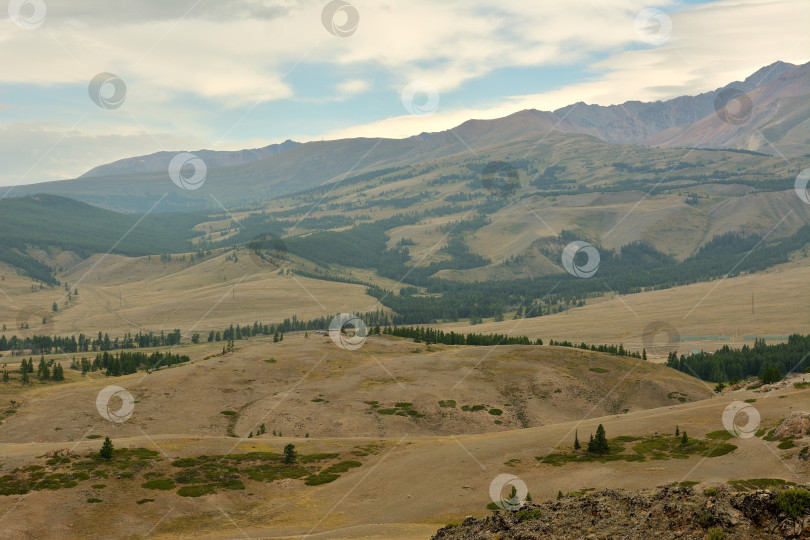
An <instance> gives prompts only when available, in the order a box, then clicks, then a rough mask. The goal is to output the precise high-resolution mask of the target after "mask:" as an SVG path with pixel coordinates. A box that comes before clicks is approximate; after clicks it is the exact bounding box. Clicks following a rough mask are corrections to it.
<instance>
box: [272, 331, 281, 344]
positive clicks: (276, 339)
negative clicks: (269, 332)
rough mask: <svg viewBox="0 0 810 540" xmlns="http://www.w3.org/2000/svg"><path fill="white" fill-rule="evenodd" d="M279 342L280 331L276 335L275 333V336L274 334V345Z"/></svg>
mask: <svg viewBox="0 0 810 540" xmlns="http://www.w3.org/2000/svg"><path fill="white" fill-rule="evenodd" d="M279 341H280V340H279V338H278V331H276V333H275V334H273V343H278V342H279Z"/></svg>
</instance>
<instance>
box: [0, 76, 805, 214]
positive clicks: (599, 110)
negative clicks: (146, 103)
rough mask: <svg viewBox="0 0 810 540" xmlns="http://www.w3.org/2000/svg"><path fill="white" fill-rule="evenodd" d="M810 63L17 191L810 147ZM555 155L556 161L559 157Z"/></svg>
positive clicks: (191, 206)
mask: <svg viewBox="0 0 810 540" xmlns="http://www.w3.org/2000/svg"><path fill="white" fill-rule="evenodd" d="M808 70H810V64H803V65H800V66H796V65H793V64H789V63H786V62H775V63H773V64H771V65H769V66H765V67H763V68H761V69H759V70H758V71H756V72H755V73H754V74H752V75H751V76H749V77H747V78H746V79H745V80H743V81H736V82H732V83H730V84H728V85H726V86H724V87H722V88H718V89H717V90H714V91H711V92H706V93H703V94H700V95H697V96H682V97H678V98H675V99H671V100H667V101H656V102H650V103H644V102H640V101H628V102H626V103H623V104H621V105H610V106H600V105H587V104H584V103H575V104H573V105H569V106H567V107H564V108H561V109H558V110H556V111H553V112H548V111H538V110H534V109H530V110H523V111H519V112H516V113H514V114H511V115H509V116H506V117H503V118H497V119H492V120H468V121H466V122H464V123H462V124H461V125H459V126H457V127H455V128H452V129H449V130H445V131H440V132H433V133H421V134H419V135H415V136H412V137H407V138H404V139H385V138H379V139H371V138H350V139H339V140H332V141H315V142H307V143H297V142H294V141H290V140H288V141H285V142H284V143H281V144H274V145H270V146H267V147H264V148H259V149H252V150H241V151H237V152H216V151H209V150H201V151H197V152H195V154H196V155H197V156H198V157H200V158H201V159H203V161H205V162H206V164H207V168H208V174H207V177H206V180H205V188H204V189H199V190H196V191H185V190H182V189H180V188H178V187H176V186H175V185H174V184H172V183H171V181H170V179H169V176H168V174H167V166H168V163H169V161H170V160H171V158H172V157H173V156H174V153H172V152H158V153H156V154H151V155H148V156H138V157H133V158H127V159H122V160H119V161H116V162H113V163H110V164H107V165H102V166H99V167H95V168H93V169H91V170H90V171H88V172H87V173H85V174H84V175H82V176H81V177H79V178H77V179H74V180H64V181H57V182H44V183H40V184H33V185H28V186H20V187H17V188H16V189H15V190H14V194H16V195H28V194H36V193H49V194H55V195H61V196H65V197H70V198H75V199H78V200H82V201H84V202H88V203H90V204H95V205H98V206H102V207H106V208H110V209H114V210H119V211H125V212H144V211H147V210H150V209H152V208H154V211H158V212H161V211H172V210H180V211H185V210H198V209H206V208H207V209H215V208H218V207H219V208H221V207H223V206H225V207H228V208H233V207H239V206H246V205H255V204H258V203H261V202H264V201H267V200H272V199H275V198H278V197H281V196H286V195H290V194H293V193H296V192H300V191H305V190H307V189H311V188H314V187H317V186H320V185H323V184H326V183H329V182H332V181H337V180H341V179H342V178H345V177H346V176H352V175H356V174H360V173H363V172H369V171H374V170H378V169H381V168H386V167H392V166H409V165H414V164H418V163H423V162H426V161H431V160H437V159H446V158H450V157H451V156H458V157H461V156H466V157H469V156H470V155H474V156H475V157H476V158H478V159H481V160H489V159H495V158H498V159H506V160H515V159H522V157H523V155H522V152H523V151H524V150H523V149H524V148H531V144H529V145H528V146H527V145H526V144H522V143H525V142H527V141H531V140H534V141H539V140H545V139H546V138H547V137H548V136H549V134H550V132H552V131H556V132H558V134H560V135H562V137H564V138H565V140H568V141H569V143H571V144H578V143H581V142H582V141H584V139H583V137H585V138H595V139H598V140H600V141H602V142H605V143H609V144H611V145H628V144H632V145H646V146H656V147H672V148H680V147H682V148H691V147H700V148H731V149H739V150H746V151H752V152H761V153H764V154H769V155H777V154H778V155H782V156H788V157H790V156H798V155H804V154H808V153H810V99H808V98H809V97H810V72H808ZM723 105H725V106H726V108H725V109H724V108H723V107H722V106H723ZM518 149H521V150H520V151H518ZM548 164H549V165H554V164H555V163H554V162H553V156H549V162H548ZM124 186H126V189H124V188H123V187H124ZM158 203H159V204H158Z"/></svg>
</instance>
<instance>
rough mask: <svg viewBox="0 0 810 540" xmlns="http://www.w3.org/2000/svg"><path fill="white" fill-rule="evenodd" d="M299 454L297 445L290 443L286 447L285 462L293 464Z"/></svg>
mask: <svg viewBox="0 0 810 540" xmlns="http://www.w3.org/2000/svg"><path fill="white" fill-rule="evenodd" d="M297 457H298V455H297V454H296V453H295V446H294V445H292V444H288V445H287V446H285V447H284V463H285V464H287V465H292V464H293V463H295V460H296V458H297Z"/></svg>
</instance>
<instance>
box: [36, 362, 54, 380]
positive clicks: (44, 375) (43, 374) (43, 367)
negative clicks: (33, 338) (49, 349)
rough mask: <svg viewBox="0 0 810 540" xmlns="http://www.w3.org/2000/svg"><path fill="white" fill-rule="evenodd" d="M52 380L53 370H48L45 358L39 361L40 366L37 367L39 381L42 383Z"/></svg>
mask: <svg viewBox="0 0 810 540" xmlns="http://www.w3.org/2000/svg"><path fill="white" fill-rule="evenodd" d="M50 378H51V370H50V369H48V364H46V363H45V357H44V356H43V357H42V358H40V359H39V366H37V379H39V380H40V381H47V380H48V379H50Z"/></svg>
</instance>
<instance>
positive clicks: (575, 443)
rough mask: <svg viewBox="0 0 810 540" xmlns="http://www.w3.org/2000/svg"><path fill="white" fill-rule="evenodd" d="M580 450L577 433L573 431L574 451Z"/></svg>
mask: <svg viewBox="0 0 810 540" xmlns="http://www.w3.org/2000/svg"><path fill="white" fill-rule="evenodd" d="M580 448H582V445H581V444H579V433H578V432H577V431H574V450H579V449H580Z"/></svg>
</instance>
